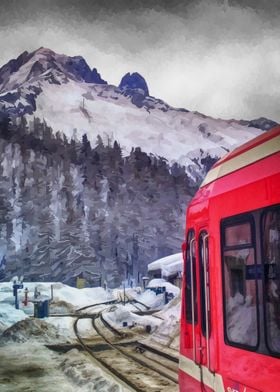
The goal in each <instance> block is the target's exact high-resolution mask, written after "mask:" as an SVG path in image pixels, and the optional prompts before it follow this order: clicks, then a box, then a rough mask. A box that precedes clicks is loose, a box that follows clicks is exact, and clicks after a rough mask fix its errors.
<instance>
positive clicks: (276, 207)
mask: <svg viewBox="0 0 280 392" xmlns="http://www.w3.org/2000/svg"><path fill="white" fill-rule="evenodd" d="M274 211H278V212H279V213H280V205H274V206H269V207H267V208H264V209H262V211H261V215H260V233H261V260H262V266H263V271H264V273H263V276H262V278H263V282H262V284H263V309H262V311H263V318H264V339H265V345H266V349H267V350H268V353H269V355H271V356H275V357H278V358H279V357H280V350H279V351H275V350H273V349H271V346H270V342H269V338H268V317H267V311H266V309H267V297H266V292H265V287H266V268H265V265H266V264H267V263H265V259H266V256H265V250H264V245H265V244H264V242H265V241H264V230H265V228H264V219H265V216H267V214H268V213H269V212H274Z"/></svg>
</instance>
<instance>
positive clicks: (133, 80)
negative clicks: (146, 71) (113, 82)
mask: <svg viewBox="0 0 280 392" xmlns="http://www.w3.org/2000/svg"><path fill="white" fill-rule="evenodd" d="M119 88H120V89H121V90H124V91H127V90H141V92H143V93H144V95H145V96H147V95H149V89H148V86H147V83H146V80H145V79H144V78H143V76H142V75H140V74H139V73H138V72H133V73H132V74H131V73H129V72H128V73H127V74H126V75H124V77H123V78H122V80H121V82H120V84H119Z"/></svg>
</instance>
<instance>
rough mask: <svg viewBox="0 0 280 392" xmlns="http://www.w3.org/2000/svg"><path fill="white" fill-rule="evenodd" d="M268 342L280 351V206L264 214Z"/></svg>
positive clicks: (266, 328) (263, 247) (277, 351)
mask: <svg viewBox="0 0 280 392" xmlns="http://www.w3.org/2000/svg"><path fill="white" fill-rule="evenodd" d="M262 239H263V244H262V245H263V246H262V249H263V263H264V312H265V331H266V344H267V347H268V349H269V350H270V352H272V353H277V354H279V353H280V208H279V207H278V208H277V209H271V210H267V211H266V212H265V213H264V214H263V216H262Z"/></svg>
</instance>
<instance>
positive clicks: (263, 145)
mask: <svg viewBox="0 0 280 392" xmlns="http://www.w3.org/2000/svg"><path fill="white" fill-rule="evenodd" d="M279 151H280V126H277V127H275V128H272V129H271V130H269V131H267V132H264V133H263V134H261V135H259V136H258V137H256V138H254V139H252V140H250V141H249V142H247V143H245V144H243V145H242V146H240V147H238V148H236V149H235V150H233V151H231V152H229V153H228V154H226V155H225V156H224V157H223V158H221V159H220V160H219V161H218V162H216V164H215V165H214V166H213V167H212V168H211V170H210V171H209V172H208V173H207V175H206V177H205V179H204V181H203V183H202V184H201V187H203V186H205V185H207V184H210V183H211V182H213V181H215V180H217V179H218V178H220V177H224V176H226V175H228V174H230V173H232V172H234V171H236V170H238V169H241V168H242V167H245V166H248V165H250V164H252V163H254V162H256V161H258V160H261V159H263V158H265V157H268V156H269V155H272V154H274V153H276V152H279Z"/></svg>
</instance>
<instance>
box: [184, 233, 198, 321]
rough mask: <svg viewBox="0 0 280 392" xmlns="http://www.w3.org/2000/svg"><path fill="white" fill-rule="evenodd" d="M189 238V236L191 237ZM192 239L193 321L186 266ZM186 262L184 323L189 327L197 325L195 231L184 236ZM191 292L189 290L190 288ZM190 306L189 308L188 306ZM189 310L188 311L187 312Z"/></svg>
mask: <svg viewBox="0 0 280 392" xmlns="http://www.w3.org/2000/svg"><path fill="white" fill-rule="evenodd" d="M191 235H192V237H191V238H189V236H191ZM193 239H194V250H195V252H194V261H193V282H194V310H193V313H194V320H193V318H192V304H191V295H189V293H188V276H189V274H188V272H189V271H188V266H189V264H190V258H189V255H190V242H191V241H192V240H193ZM186 244H187V247H186V262H185V276H186V285H185V304H184V305H185V315H186V322H187V323H188V324H191V325H196V324H197V323H198V295H197V292H198V288H197V268H196V246H195V244H196V235H195V230H194V229H193V228H190V229H189V230H188V232H187V236H186ZM190 291H191V288H190ZM189 304H190V306H188V305H189ZM189 309H190V310H189Z"/></svg>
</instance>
